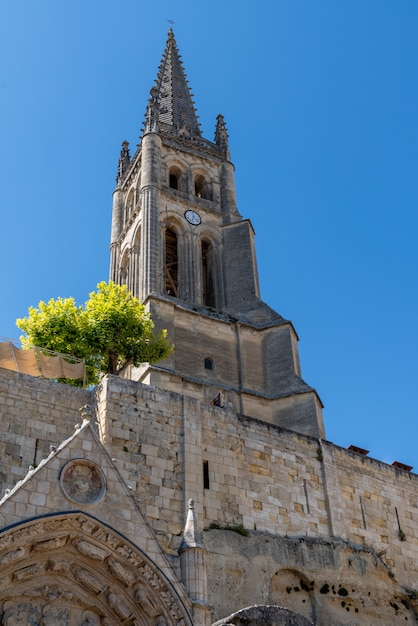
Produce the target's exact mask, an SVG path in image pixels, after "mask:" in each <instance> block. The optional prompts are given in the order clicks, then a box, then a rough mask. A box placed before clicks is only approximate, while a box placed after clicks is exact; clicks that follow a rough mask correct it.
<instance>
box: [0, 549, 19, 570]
mask: <svg viewBox="0 0 418 626" xmlns="http://www.w3.org/2000/svg"><path fill="white" fill-rule="evenodd" d="M24 556H25V550H24V549H23V548H17V550H11V551H10V552H6V554H3V556H1V557H0V567H2V566H3V565H8V564H9V563H14V562H15V561H18V560H19V559H21V558H23V557H24Z"/></svg>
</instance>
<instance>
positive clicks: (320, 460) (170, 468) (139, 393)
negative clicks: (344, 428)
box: [99, 377, 418, 587]
mask: <svg viewBox="0 0 418 626" xmlns="http://www.w3.org/2000/svg"><path fill="white" fill-rule="evenodd" d="M99 396H100V398H99V417H100V422H101V424H102V427H101V432H102V436H103V437H104V439H105V442H106V444H107V445H108V446H111V448H112V454H116V453H117V454H118V458H119V459H120V463H121V465H123V469H124V475H125V477H126V479H127V481H128V483H129V484H130V485H131V487H132V488H133V489H134V490H135V491H136V495H137V497H138V498H139V499H140V504H141V507H142V509H143V511H144V513H145V514H146V515H147V517H148V519H149V521H150V522H151V524H152V526H153V527H154V528H155V530H156V531H157V533H159V534H160V539H161V541H162V542H163V544H164V545H165V548H166V549H167V550H168V551H171V550H172V549H175V548H176V547H177V545H178V541H179V534H180V532H181V529H182V526H183V524H184V520H185V512H186V503H187V500H188V499H189V498H193V499H194V500H195V503H196V512H197V515H198V518H199V520H200V521H201V525H202V526H204V527H205V528H208V527H210V526H212V527H217V526H218V527H219V526H220V527H227V528H228V527H240V526H242V527H243V528H244V529H248V530H250V531H254V530H257V531H264V532H268V533H272V534H278V535H281V536H289V537H292V536H305V537H324V538H326V537H333V536H334V537H342V538H345V539H348V540H350V541H353V542H354V543H356V544H360V545H367V546H370V547H371V548H372V549H373V550H375V551H376V553H379V554H381V555H382V556H383V558H384V559H386V561H385V562H386V563H387V565H388V566H390V567H391V568H392V569H393V571H394V573H395V574H396V576H397V578H398V579H399V580H400V581H401V582H403V583H404V584H405V585H409V586H411V587H413V586H415V585H416V567H417V566H416V563H418V539H417V537H416V533H414V528H416V527H417V525H418V511H417V507H416V502H417V498H418V480H417V476H416V475H414V474H409V473H407V472H405V471H403V470H399V469H396V468H394V467H392V466H389V465H386V464H384V463H381V462H379V461H375V460H374V459H369V458H367V457H363V456H361V455H358V454H356V453H353V452H351V451H349V450H345V449H343V448H339V447H337V446H335V445H333V444H332V443H330V442H322V441H320V440H318V439H315V438H313V437H308V436H304V435H299V434H297V433H294V432H291V431H289V430H286V429H282V428H279V427H277V426H274V425H272V424H268V423H265V422H262V421H260V420H255V419H252V418H249V417H244V416H239V415H237V414H235V413H233V412H232V411H229V410H225V409H222V408H218V407H212V406H202V405H201V404H200V403H199V401H198V400H196V399H192V398H188V397H186V396H182V395H179V394H176V393H172V392H165V391H163V390H161V389H156V388H153V387H149V386H144V385H141V384H138V383H134V382H130V381H123V380H120V379H117V378H114V377H107V378H106V379H105V380H104V381H103V384H102V388H101V391H100V394H99ZM116 451H117V452H116ZM205 472H206V478H204V475H205ZM204 480H206V481H207V480H209V484H207V483H206V484H205V482H204ZM398 519H399V524H400V527H398V522H397V520H398ZM400 530H401V531H402V533H404V534H402V533H400Z"/></svg>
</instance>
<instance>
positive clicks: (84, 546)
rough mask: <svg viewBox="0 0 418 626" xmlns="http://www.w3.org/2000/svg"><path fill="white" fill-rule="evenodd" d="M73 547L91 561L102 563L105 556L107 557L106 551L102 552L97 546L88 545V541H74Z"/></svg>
mask: <svg viewBox="0 0 418 626" xmlns="http://www.w3.org/2000/svg"><path fill="white" fill-rule="evenodd" d="M74 545H75V547H76V548H77V550H78V551H79V552H81V554H84V555H85V556H89V557H90V558H91V559H97V560H98V561H104V559H105V558H106V557H107V556H109V551H108V550H103V549H102V548H99V547H98V546H96V545H94V544H93V543H90V542H89V541H83V540H80V541H75V542H74Z"/></svg>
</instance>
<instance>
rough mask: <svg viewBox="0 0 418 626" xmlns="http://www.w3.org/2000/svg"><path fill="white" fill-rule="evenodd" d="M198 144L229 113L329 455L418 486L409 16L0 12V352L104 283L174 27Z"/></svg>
mask: <svg viewBox="0 0 418 626" xmlns="http://www.w3.org/2000/svg"><path fill="white" fill-rule="evenodd" d="M169 19H172V20H174V32H175V36H176V39H177V43H178V46H179V49H180V52H181V54H182V57H183V62H184V65H185V68H186V72H187V74H188V78H189V82H190V86H191V89H192V92H193V93H194V95H195V102H196V107H197V111H198V114H199V115H200V122H201V124H202V130H203V133H204V135H205V136H206V137H207V138H208V139H213V133H214V128H215V121H216V115H217V114H218V113H223V114H224V116H225V119H226V122H227V125H228V129H229V134H230V148H231V155H232V160H233V162H234V163H235V166H236V184H237V198H238V206H239V210H240V212H241V214H242V215H243V217H248V218H250V219H251V221H252V223H253V226H254V228H255V231H256V244H257V252H258V267H259V274H260V284H261V292H262V297H263V299H264V300H265V301H266V302H267V303H268V304H270V305H271V306H272V307H273V308H275V309H276V310H277V311H278V312H279V313H280V314H281V315H283V316H284V317H286V318H288V319H291V320H292V322H293V323H294V326H295V328H296V330H297V332H298V334H299V337H300V343H299V348H300V355H301V365H302V374H303V377H304V379H305V380H306V381H307V382H308V383H309V384H311V385H312V386H314V387H315V388H316V389H317V391H318V393H319V395H320V397H321V399H322V401H323V403H324V405H325V409H324V417H325V425H326V432H327V438H328V439H329V440H331V441H333V442H334V443H336V444H338V445H341V446H344V447H345V446H348V445H350V444H355V445H358V446H360V447H363V448H366V449H368V450H370V456H373V457H374V458H377V459H380V460H382V461H384V462H387V463H391V462H392V461H394V460H398V461H401V462H404V463H407V464H409V465H413V466H415V471H418V455H417V451H416V449H417V439H418V426H417V418H418V404H417V402H416V398H415V394H416V393H417V376H418V367H417V354H418V328H417V320H418V294H417V274H418V271H417V270H418V252H417V243H416V241H417V231H418V217H417V208H418V190H417V168H418V126H417V111H418V87H417V84H418V83H417V66H418V37H417V32H418V3H417V2H416V0H401V1H395V0H392V1H386V0H350V1H348V0H347V1H346V0H315V1H313V0H264V1H263V0H261V1H260V2H258V3H257V4H255V3H250V2H245V1H240V2H238V1H237V0H228V2H221V1H219V0H212V1H211V2H207V3H205V4H203V3H200V4H196V3H195V2H188V1H185V0H178V1H177V2H176V3H172V2H168V1H166V0H160V1H159V2H158V3H154V5H153V4H152V3H145V2H141V1H140V0H135V1H134V0H119V1H118V2H116V0H102V2H100V3H98V2H92V1H87V2H86V1H85V0H83V1H81V0H72V1H71V2H69V1H68V0H62V1H59V2H58V1H56V0H16V1H15V2H13V3H12V2H8V3H6V2H5V3H2V6H1V8H0V58H1V59H2V64H1V66H0V177H1V180H2V186H1V188H2V193H1V199H0V203H1V234H2V243H1V246H0V263H1V267H2V268H3V272H2V274H3V281H2V282H3V285H2V290H1V293H2V298H1V305H2V306H1V309H0V335H1V336H3V337H10V338H12V339H14V338H18V337H19V330H18V329H17V328H16V326H15V319H16V318H17V317H22V316H25V315H26V313H27V309H28V307H29V306H30V305H37V304H38V302H39V301H40V300H48V299H49V298H51V297H58V296H62V297H68V296H74V297H75V298H76V300H77V302H79V303H81V302H84V301H85V300H86V299H87V297H88V294H89V292H90V291H92V290H93V289H95V287H96V284H97V283H98V282H99V281H100V280H103V279H104V280H107V278H108V266H109V253H108V247H109V233H110V218H111V203H112V191H113V188H114V181H115V174H116V165H117V160H118V156H119V150H120V145H121V142H122V140H124V139H127V140H128V141H129V142H130V144H131V151H132V152H133V151H134V148H135V146H136V144H137V142H138V137H139V133H140V128H141V126H142V121H143V115H144V111H145V105H146V101H147V98H148V93H149V89H150V88H151V86H152V84H153V81H154V79H155V77H156V73H157V67H158V64H159V62H160V59H161V55H162V52H163V49H164V45H165V40H166V34H167V30H168V27H169V24H168V22H167V20H169Z"/></svg>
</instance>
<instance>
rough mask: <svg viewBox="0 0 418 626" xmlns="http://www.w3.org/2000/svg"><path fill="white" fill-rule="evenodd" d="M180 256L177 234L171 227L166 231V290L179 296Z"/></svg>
mask: <svg viewBox="0 0 418 626" xmlns="http://www.w3.org/2000/svg"><path fill="white" fill-rule="evenodd" d="M178 268H179V258H178V242H177V235H176V233H175V232H174V230H172V229H171V228H166V231H165V290H166V293H167V294H168V295H169V296H174V297H175V298H178V297H179V270H178Z"/></svg>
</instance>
